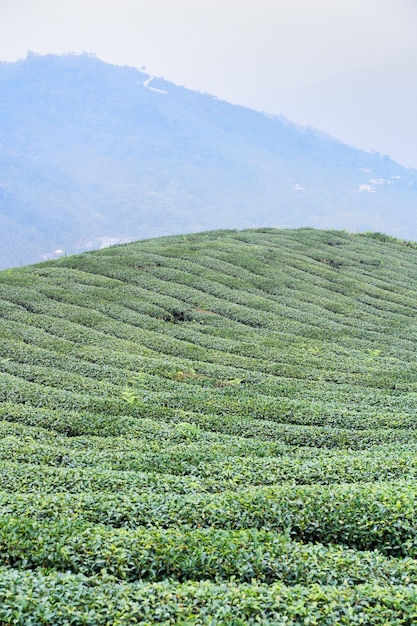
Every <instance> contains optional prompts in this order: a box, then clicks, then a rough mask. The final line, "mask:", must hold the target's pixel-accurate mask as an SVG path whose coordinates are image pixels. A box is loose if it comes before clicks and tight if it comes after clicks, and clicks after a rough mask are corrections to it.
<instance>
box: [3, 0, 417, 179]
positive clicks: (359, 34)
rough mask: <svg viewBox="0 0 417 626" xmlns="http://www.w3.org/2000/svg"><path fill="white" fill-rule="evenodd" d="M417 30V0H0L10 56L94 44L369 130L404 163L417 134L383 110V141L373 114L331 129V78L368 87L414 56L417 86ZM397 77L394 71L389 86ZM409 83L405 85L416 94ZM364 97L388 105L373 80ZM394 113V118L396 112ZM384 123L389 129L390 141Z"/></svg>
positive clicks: (169, 73)
mask: <svg viewBox="0 0 417 626" xmlns="http://www.w3.org/2000/svg"><path fill="white" fill-rule="evenodd" d="M416 33H417V0H281V1H280V0H247V2H242V0H0V59H2V60H5V61H12V60H15V59H18V58H23V57H25V55H26V52H27V51H28V50H31V51H34V52H39V53H48V52H56V53H63V52H82V51H86V52H91V53H94V54H96V55H97V56H98V57H99V58H101V59H103V60H105V61H108V62H111V63H115V64H118V65H133V66H136V67H141V66H143V65H144V66H146V67H147V68H148V70H149V72H151V73H153V74H155V75H156V76H163V77H164V78H166V79H167V80H171V81H173V82H175V83H177V84H181V85H185V86H186V87H189V88H191V89H198V90H200V91H204V92H209V93H212V94H214V95H216V96H218V97H220V98H224V99H226V100H229V101H231V102H235V103H239V104H244V105H247V106H252V107H254V108H258V109H264V110H268V111H269V112H271V113H284V114H285V115H287V117H289V118H291V119H294V120H295V121H298V122H300V123H312V124H315V125H317V126H318V127H319V128H320V127H321V128H322V129H323V130H327V131H328V132H332V133H333V134H336V136H339V137H340V138H342V139H344V140H346V141H349V142H350V143H354V144H355V145H358V144H360V143H361V139H363V141H362V145H360V146H359V147H363V148H365V149H370V148H371V147H374V148H375V149H376V150H378V151H382V152H384V153H385V152H386V153H389V154H392V153H393V152H395V151H396V150H397V152H398V154H393V156H394V158H397V159H398V160H402V162H403V163H404V164H405V165H411V162H408V163H407V162H405V161H407V159H408V161H410V159H411V160H412V157H413V154H414V153H413V150H414V146H415V145H417V144H416V142H415V141H414V139H413V141H412V143H413V145H412V146H411V138H410V137H407V136H405V131H404V130H401V129H400V128H399V130H398V133H397V135H398V136H396V132H395V128H394V131H393V130H392V128H393V123H394V120H393V119H391V118H390V119H388V118H387V119H385V120H384V115H385V114H383V115H382V118H383V119H382V121H381V122H380V125H379V126H378V127H377V128H375V129H374V132H373V135H372V141H374V143H378V138H380V142H379V143H380V145H375V146H371V145H368V143H369V141H370V138H369V137H367V127H369V126H370V122H366V120H364V119H362V118H361V116H360V115H359V114H358V116H357V117H356V118H355V119H353V118H352V115H350V116H349V115H348V116H347V117H349V119H350V122H349V124H350V126H349V125H346V122H345V127H344V126H343V118H344V117H346V116H345V115H344V111H343V107H342V108H341V110H340V111H339V110H338V109H337V110H333V111H332V113H333V118H334V120H333V122H332V123H333V127H331V128H329V127H327V128H326V127H325V126H326V124H327V126H329V124H330V125H331V122H330V119H331V118H332V116H331V115H329V113H330V112H327V113H326V102H328V100H329V97H328V96H329V94H330V96H331V95H332V94H331V89H334V88H335V87H334V86H333V87H332V86H331V81H332V80H333V77H337V76H346V77H348V78H347V79H346V80H348V81H349V80H350V81H351V84H352V90H358V89H360V87H358V85H355V76H356V73H360V72H364V71H365V72H368V73H369V76H370V77H371V79H370V80H371V82H372V75H373V69H372V68H373V67H374V66H375V67H377V66H378V64H379V68H381V63H382V64H383V63H384V62H385V61H386V60H387V59H388V60H389V59H393V58H407V59H410V70H409V71H407V72H403V76H404V77H403V79H402V81H403V83H406V82H407V80H408V79H409V80H410V81H413V82H414V83H417V80H416V79H417V35H416ZM398 55H399V56H398ZM414 68H416V69H415V70H414ZM379 71H380V72H381V71H382V74H383V69H382V70H381V69H380V70H379ZM393 71H395V69H394V70H393ZM410 72H411V73H413V72H414V74H412V75H411V76H410V75H409V73H410ZM349 77H350V78H349ZM407 77H408V78H407ZM366 80H368V84H369V79H366V78H364V77H362V85H363V81H366ZM326 81H330V83H328V82H326ZM390 81H392V77H391V76H388V75H387V80H386V82H387V93H389V89H390V85H389V83H390ZM397 83H398V84H397ZM403 83H401V81H398V80H397V82H396V86H395V89H397V90H400V91H401V88H402V87H401V85H402V84H403ZM315 84H322V85H323V87H322V92H321V93H322V100H323V103H322V104H321V102H320V98H319V101H318V102H316V104H315V109H314V107H312V109H311V113H310V111H309V108H308V101H306V102H304V100H306V99H307V100H308V97H309V93H310V91H309V89H310V86H314V85H315ZM326 85H327V87H326ZM326 89H327V90H329V91H328V92H326ZM391 89H392V86H391ZM407 89H408V87H407V85H406V84H404V90H405V91H404V93H405V94H407V96H408V97H409V90H408V91H407ZM316 91H317V89H316ZM369 91H370V93H369ZM291 94H292V95H291ZM294 94H295V95H294ZM383 94H384V92H383V91H382V96H381V94H379V95H378V99H379V101H381V98H382V99H384V95H383ZM359 95H360V94H359ZM364 97H365V96H364ZM399 97H400V98H401V93H400V94H399ZM357 98H358V94H357V93H356V99H357ZM366 98H367V101H366V102H364V105H365V106H366V107H367V108H372V107H374V106H376V105H377V104H378V100H377V99H376V100H375V102H373V101H372V89H370V90H368V91H367V95H366ZM416 98H417V93H416ZM300 100H302V101H303V103H302V104H303V106H301V105H300ZM333 102H334V100H333ZM414 104H415V105H416V106H417V102H416V103H414ZM332 106H333V105H332ZM349 106H350V104H349V102H346V108H349ZM352 106H353V105H352ZM355 106H356V107H357V105H355ZM339 108H340V105H339ZM359 108H360V107H359ZM313 109H314V110H313ZM333 109H334V106H333ZM391 109H392V107H391ZM413 110H415V106H414V108H413ZM314 111H315V112H314ZM320 113H322V115H320ZM387 115H388V116H389V115H391V117H392V116H395V110H394V111H392V110H391V112H390V113H387ZM398 115H399V116H400V117H404V114H402V113H401V112H400V111H399V112H398ZM309 117H310V118H311V119H309ZM333 118H332V119H333ZM379 118H381V114H379ZM338 124H339V126H338ZM371 125H372V124H371ZM384 126H385V128H386V129H387V128H388V126H389V127H390V128H391V135H390V136H391V139H390V140H389V141H387V142H386V145H384V136H383V134H384ZM339 127H340V130H339ZM359 127H360V128H359ZM355 130H356V131H357V132H356V133H355ZM416 132H417V131H416ZM343 135H344V136H343ZM393 137H394V138H393ZM396 141H397V145H396V146H395V145H394V144H395V143H396ZM408 141H409V142H410V145H409V146H408V144H407V142H408ZM402 147H403V148H404V152H403V155H404V156H403V157H402V158H401V157H399V155H400V153H401V148H402ZM408 148H409V151H408V152H407V149H408ZM406 153H407V156H405V155H406ZM414 166H415V167H417V151H416V154H415V163H414Z"/></svg>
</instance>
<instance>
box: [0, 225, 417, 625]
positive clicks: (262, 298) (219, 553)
mask: <svg viewBox="0 0 417 626" xmlns="http://www.w3.org/2000/svg"><path fill="white" fill-rule="evenodd" d="M416 276H417V244H406V243H404V242H402V241H396V240H394V239H393V238H390V237H385V236H383V235H381V234H373V235H372V234H368V235H365V236H363V235H352V234H348V233H346V232H337V231H315V230H312V229H300V230H274V229H259V230H246V231H217V232H216V231H215V232H206V233H202V234H197V235H185V236H175V237H165V238H161V239H154V240H149V241H145V242H137V243H130V244H126V245H123V246H115V247H111V248H108V249H106V250H100V251H93V252H86V253H82V254H79V255H73V256H70V257H67V258H60V259H58V260H54V261H48V262H45V263H41V264H39V265H34V266H31V267H23V268H12V269H7V270H3V271H1V272H0V295H1V297H0V310H1V315H0V355H1V358H0V369H1V376H0V459H1V470H0V473H1V490H0V536H1V541H0V557H1V563H2V565H1V568H0V569H1V585H0V622H1V623H2V624H22V625H23V624H54V625H56V626H60V625H62V626H64V625H67V624H70V623H71V624H74V625H80V626H81V624H87V623H88V624H90V625H91V626H101V625H102V624H120V626H123V625H125V626H128V625H130V624H143V625H145V624H157V623H159V624H166V625H169V624H180V623H182V624H186V623H188V624H249V625H255V624H270V625H271V626H272V625H273V624H284V623H285V624H296V623H297V624H301V623H305V624H306V623H310V624H314V623H315V624H353V623H356V624H368V625H369V626H373V625H374V624H375V625H376V624H381V623H384V624H412V623H414V621H415V610H416V594H417V562H416V556H417V540H416V523H415V521H416V497H417V489H416V479H417V461H416V459H417V455H416V452H417V430H416V428H415V403H416V390H417V382H416V372H417V355H416V350H415V343H416V339H417V324H416V308H417V304H416V303H417V281H416V280H415V279H416ZM381 620H382V621H381Z"/></svg>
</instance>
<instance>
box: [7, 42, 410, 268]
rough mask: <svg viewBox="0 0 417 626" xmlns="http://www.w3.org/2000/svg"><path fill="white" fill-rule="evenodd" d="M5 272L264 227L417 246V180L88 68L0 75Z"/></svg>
mask: <svg viewBox="0 0 417 626" xmlns="http://www.w3.org/2000/svg"><path fill="white" fill-rule="evenodd" d="M0 164H1V167H0V268H6V267H10V266H16V265H22V264H28V263H34V262H38V261H41V260H43V259H47V258H53V257H58V256H60V255H63V254H65V253H66V254H72V253H74V252H79V251H82V250H86V249H93V248H100V247H102V246H107V245H109V244H113V243H121V242H125V241H128V240H134V239H144V238H149V237H155V236H160V235H169V234H175V233H185V232H196V231H202V230H212V229H219V228H252V227H260V226H274V227H298V226H313V227H318V228H344V229H347V230H353V231H361V230H378V231H383V232H389V233H390V234H392V235H394V236H397V237H401V238H405V239H417V217H416V211H415V207H416V205H417V172H416V171H415V170H411V169H406V168H404V167H401V166H400V165H398V164H397V163H395V162H394V161H392V160H391V159H390V158H389V157H387V156H383V155H380V154H376V153H372V154H371V153H367V152H362V151H360V150H356V149H353V148H351V147H349V146H347V145H345V144H343V143H342V142H340V141H337V140H336V139H334V138H332V137H330V136H328V135H325V134H323V133H320V132H319V131H316V130H314V129H311V128H304V127H299V126H296V125H294V124H291V123H290V122H289V121H288V120H286V119H285V118H281V117H272V116H269V115H266V114H263V113H259V112H256V111H253V110H250V109H247V108H244V107H240V106H235V105H232V104H229V103H227V102H224V101H221V100H217V99H216V98H214V97H212V96H210V95H208V94H202V93H197V92H193V91H190V90H187V89H185V88H184V87H179V86H177V85H174V84H172V83H170V82H168V81H165V80H163V79H160V78H154V79H153V78H152V77H150V76H149V75H148V74H146V73H145V72H143V71H139V70H136V69H134V68H130V67H116V66H112V65H109V64H106V63H104V62H102V61H100V60H99V59H96V58H94V57H91V56H89V55H81V56H76V55H67V56H54V55H47V56H37V55H34V54H31V55H29V56H28V57H27V58H26V59H25V60H22V61H18V62H16V63H0Z"/></svg>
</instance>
